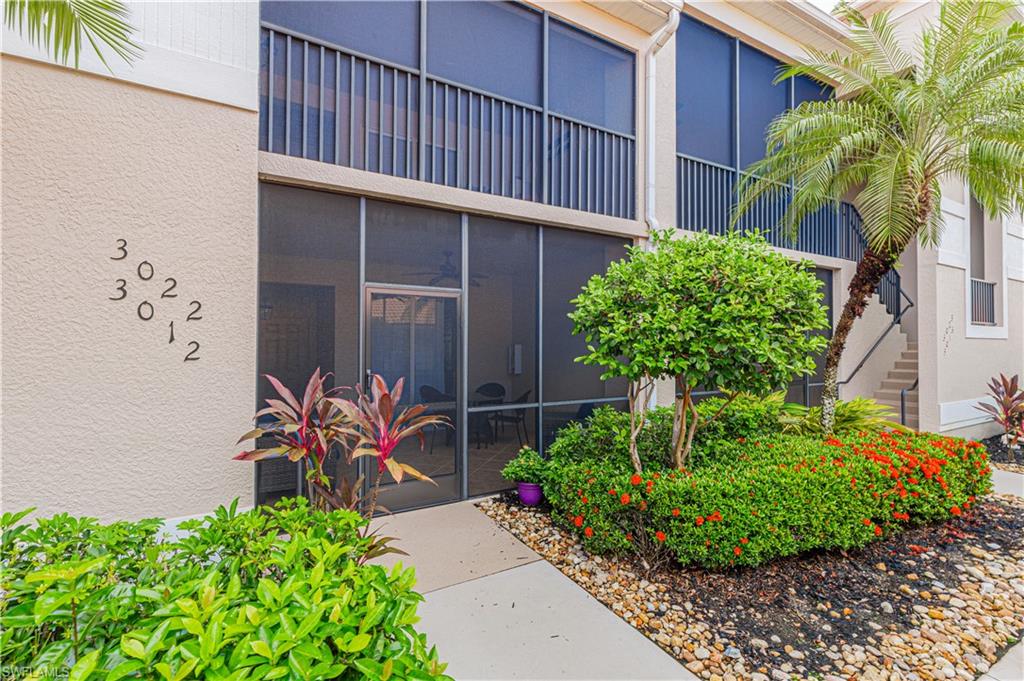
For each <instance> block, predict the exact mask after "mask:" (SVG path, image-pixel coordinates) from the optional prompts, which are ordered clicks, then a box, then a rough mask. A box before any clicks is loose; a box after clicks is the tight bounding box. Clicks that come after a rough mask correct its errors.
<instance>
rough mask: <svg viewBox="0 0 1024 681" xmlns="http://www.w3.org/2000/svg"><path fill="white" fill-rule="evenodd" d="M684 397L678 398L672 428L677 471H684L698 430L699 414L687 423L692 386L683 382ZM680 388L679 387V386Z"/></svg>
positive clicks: (691, 403) (690, 406) (673, 457)
mask: <svg viewBox="0 0 1024 681" xmlns="http://www.w3.org/2000/svg"><path fill="white" fill-rule="evenodd" d="M679 385H682V386H683V389H682V391H683V395H682V397H676V418H675V423H674V424H673V427H672V464H673V465H674V466H675V467H676V469H677V470H682V469H683V464H684V463H685V462H686V456H687V455H688V454H689V453H690V443H691V442H692V441H693V431H694V430H696V428H697V412H696V410H694V412H693V420H692V421H689V422H688V421H687V418H688V417H689V415H690V410H691V408H692V406H693V400H692V399H691V395H690V393H691V392H692V391H691V389H690V386H689V385H688V384H686V383H683V382H682V381H679ZM677 388H678V386H677Z"/></svg>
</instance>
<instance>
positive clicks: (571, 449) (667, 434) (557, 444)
mask: <svg viewBox="0 0 1024 681" xmlns="http://www.w3.org/2000/svg"><path fill="white" fill-rule="evenodd" d="M644 416H645V423H644V426H643V429H642V430H641V431H640V433H639V435H638V437H637V446H638V449H639V452H640V456H641V458H642V459H643V460H644V461H650V462H653V463H654V465H656V466H658V465H668V464H669V463H670V456H669V451H670V448H671V442H672V410H671V409H669V408H668V407H656V408H655V409H651V410H649V411H647V412H645V414H644ZM546 451H547V456H548V459H552V460H558V461H562V462H571V461H594V462H599V463H600V464H601V465H603V466H607V467H610V468H612V469H614V470H617V471H618V470H621V471H626V470H632V464H631V463H630V459H629V414H628V413H626V412H622V411H619V410H617V409H614V408H612V407H608V406H604V407H599V408H597V409H595V410H594V413H593V414H591V415H590V416H589V417H588V418H587V420H586V423H578V422H576V421H571V422H569V424H568V425H566V426H565V427H563V428H562V429H561V430H560V431H558V436H557V437H556V438H555V441H554V442H552V443H551V445H550V446H548V448H547V450H546Z"/></svg>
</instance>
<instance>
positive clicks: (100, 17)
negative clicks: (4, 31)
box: [4, 0, 141, 69]
mask: <svg viewBox="0 0 1024 681" xmlns="http://www.w3.org/2000/svg"><path fill="white" fill-rule="evenodd" d="M130 18H131V12H130V11H129V9H128V7H127V5H125V3H124V2H121V0H5V2H4V23H5V24H6V25H7V26H8V27H10V28H12V29H16V30H18V31H20V32H23V33H25V35H26V37H27V38H28V40H29V41H30V42H31V43H33V44H35V45H39V46H42V47H43V48H44V49H45V50H46V51H47V52H49V53H50V54H51V56H52V57H53V59H54V61H57V62H59V63H61V64H65V65H66V64H67V63H68V59H69V58H72V59H73V63H74V66H75V68H78V64H79V57H80V55H81V52H82V48H83V47H84V46H85V44H86V43H88V44H89V45H90V46H91V47H92V49H93V51H95V53H96V55H97V56H98V57H99V59H100V61H101V62H103V65H104V66H106V67H107V68H108V69H109V68H110V65H109V64H107V60H106V57H105V56H104V54H103V49H102V46H105V47H107V48H109V49H110V50H111V51H113V52H114V54H116V55H117V56H119V57H120V58H121V59H123V60H124V61H125V62H127V63H131V62H132V61H133V60H134V59H136V58H137V57H138V56H139V55H140V54H141V49H140V48H139V46H138V45H136V44H135V43H134V42H133V41H132V39H131V34H132V32H133V31H134V29H133V28H132V25H131V24H130V23H129V19H130Z"/></svg>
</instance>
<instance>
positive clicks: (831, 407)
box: [821, 249, 895, 435]
mask: <svg viewBox="0 0 1024 681" xmlns="http://www.w3.org/2000/svg"><path fill="white" fill-rule="evenodd" d="M894 260H895V259H894V258H892V257H889V258H884V257H882V256H880V255H878V254H876V253H875V252H874V251H872V250H871V249H868V250H866V251H864V255H863V257H861V259H860V261H859V262H858V263H857V270H856V272H854V275H853V279H852V280H851V281H850V288H849V291H850V296H849V297H848V298H847V299H846V304H845V305H843V313H842V315H840V317H839V322H838V323H837V324H836V328H835V331H834V332H833V334H832V340H831V341H829V344H828V354H826V355H825V386H824V391H823V393H822V396H821V426H822V429H823V430H824V431H825V433H826V434H828V435H831V434H832V429H833V427H834V426H835V417H836V402H838V401H839V359H840V358H841V357H842V356H843V350H844V349H845V348H846V339H847V337H848V336H849V335H850V329H852V328H853V322H854V320H855V319H857V318H858V317H860V316H861V315H863V314H864V310H865V309H866V308H867V306H868V301H869V300H870V299H871V296H872V295H874V293H875V289H877V288H878V284H879V282H881V281H882V277H884V276H885V273H886V272H888V271H889V270H890V269H891V268H892V265H893V262H894Z"/></svg>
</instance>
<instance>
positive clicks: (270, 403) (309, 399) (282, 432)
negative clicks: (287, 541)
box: [235, 368, 358, 510]
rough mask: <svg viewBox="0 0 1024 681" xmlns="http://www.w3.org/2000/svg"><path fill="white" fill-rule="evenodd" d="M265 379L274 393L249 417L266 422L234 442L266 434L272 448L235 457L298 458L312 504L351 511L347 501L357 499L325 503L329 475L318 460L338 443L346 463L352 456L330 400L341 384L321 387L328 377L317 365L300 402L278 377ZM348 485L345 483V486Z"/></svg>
mask: <svg viewBox="0 0 1024 681" xmlns="http://www.w3.org/2000/svg"><path fill="white" fill-rule="evenodd" d="M265 377H266V379H267V380H268V381H270V384H271V385H272V386H274V390H275V391H276V392H277V395H278V397H271V398H268V399H267V406H266V407H264V408H263V409H260V410H259V411H258V412H256V416H255V421H256V422H257V423H259V422H260V419H262V418H264V417H271V420H270V421H269V422H267V423H265V424H264V425H262V426H259V427H257V428H254V429H253V430H251V431H249V432H248V433H246V434H245V435H243V436H242V437H241V438H239V440H238V442H239V443H241V442H245V441H246V440H258V439H259V438H262V437H269V438H272V439H273V440H274V446H273V447H266V448H263V449H253V450H250V451H246V452H242V453H241V454H239V455H237V456H236V457H235V459H238V460H240V461H260V460H262V459H267V458H271V457H277V456H286V457H288V459H289V460H291V461H303V462H304V463H305V464H306V480H307V481H308V482H309V485H310V488H311V490H314V491H315V492H316V493H315V494H314V495H313V497H314V499H313V501H314V505H315V506H317V507H318V508H325V507H326V506H335V507H342V508H350V510H355V509H352V508H351V503H353V501H354V502H357V501H358V498H356V499H355V500H353V499H349V503H348V504H346V503H330V501H331V499H330V497H331V496H332V494H331V490H330V486H331V485H330V478H328V477H327V474H326V473H325V472H324V462H325V461H326V460H327V456H328V454H329V453H330V451H331V449H332V448H333V447H334V446H335V445H339V446H340V447H341V448H342V449H343V451H345V453H346V456H347V458H348V460H349V461H350V462H351V458H352V457H351V453H350V450H349V447H348V446H347V437H348V436H347V433H346V432H345V430H344V426H345V425H346V422H345V421H346V420H345V416H344V414H343V412H342V410H341V409H339V408H338V406H337V405H336V404H334V403H333V402H332V401H331V400H332V399H334V398H335V397H336V396H337V395H338V394H339V393H340V391H341V388H332V389H330V390H325V389H324V384H325V383H326V382H327V379H328V378H330V374H321V373H320V369H319V368H317V370H316V371H314V372H313V375H312V376H310V377H309V382H308V383H307V384H306V391H305V393H303V396H302V401H301V402H300V401H299V400H298V399H297V398H296V397H295V395H294V394H293V393H292V391H291V390H289V389H288V387H287V386H285V385H284V384H283V383H281V381H279V380H278V379H276V378H275V377H273V376H271V375H269V374H266V375H265ZM346 483H347V481H346ZM348 487H349V486H348V485H346V486H345V488H346V489H347V488H348Z"/></svg>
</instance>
